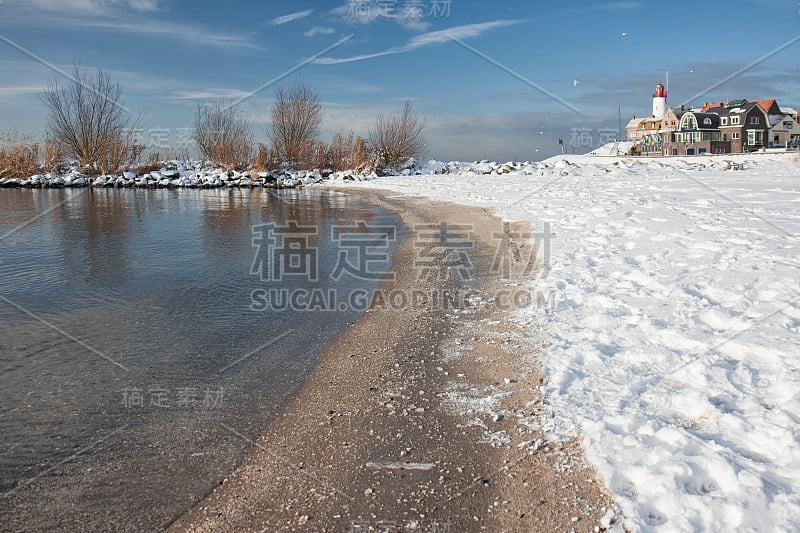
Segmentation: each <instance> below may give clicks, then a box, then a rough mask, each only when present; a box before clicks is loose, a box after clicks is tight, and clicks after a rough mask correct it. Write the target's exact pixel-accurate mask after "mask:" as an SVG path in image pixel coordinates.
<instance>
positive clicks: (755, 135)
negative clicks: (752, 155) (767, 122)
mask: <svg viewBox="0 0 800 533" xmlns="http://www.w3.org/2000/svg"><path fill="white" fill-rule="evenodd" d="M763 134H764V132H763V131H758V130H747V144H748V145H749V146H760V145H761V144H762V139H763Z"/></svg>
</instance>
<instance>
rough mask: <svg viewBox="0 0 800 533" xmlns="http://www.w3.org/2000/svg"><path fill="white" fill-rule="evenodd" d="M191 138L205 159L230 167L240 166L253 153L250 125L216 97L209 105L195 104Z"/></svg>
mask: <svg viewBox="0 0 800 533" xmlns="http://www.w3.org/2000/svg"><path fill="white" fill-rule="evenodd" d="M194 140H195V142H196V143H197V146H198V147H199V148H200V153H201V154H202V155H203V157H204V158H205V159H206V160H209V161H213V162H215V163H218V164H221V165H224V166H226V167H228V168H230V169H235V170H243V169H245V168H247V166H248V165H249V164H250V159H251V158H252V156H253V134H252V132H251V131H250V125H249V124H248V123H247V121H246V120H244V119H243V118H241V117H240V116H239V114H238V112H237V111H236V108H234V107H232V106H230V105H226V104H225V101H224V100H220V101H219V102H217V104H216V105H215V106H213V107H210V106H208V105H205V104H200V105H199V106H197V112H196V114H195V119H194Z"/></svg>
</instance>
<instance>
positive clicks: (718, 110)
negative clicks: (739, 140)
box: [706, 102, 763, 117]
mask: <svg viewBox="0 0 800 533" xmlns="http://www.w3.org/2000/svg"><path fill="white" fill-rule="evenodd" d="M754 107H755V108H758V110H759V111H762V112H763V109H761V106H760V105H758V103H757V102H747V103H746V104H744V105H740V106H732V105H730V104H729V105H728V106H725V107H721V106H717V107H709V108H708V109H707V110H706V111H707V112H708V113H714V114H717V115H719V116H721V117H727V116H730V115H738V116H742V115H746V114H747V113H749V112H750V111H751V110H752V109H753V108H754ZM734 109H741V110H742V111H741V112H738V113H733V112H732V111H733V110H734Z"/></svg>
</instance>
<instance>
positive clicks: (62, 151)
mask: <svg viewBox="0 0 800 533" xmlns="http://www.w3.org/2000/svg"><path fill="white" fill-rule="evenodd" d="M66 159H67V148H66V146H64V143H62V142H60V141H58V140H56V139H55V138H53V137H47V138H46V139H45V141H44V154H43V156H42V164H43V165H44V169H45V170H46V171H48V172H57V171H58V170H60V168H61V165H63V164H64V163H65V161H66Z"/></svg>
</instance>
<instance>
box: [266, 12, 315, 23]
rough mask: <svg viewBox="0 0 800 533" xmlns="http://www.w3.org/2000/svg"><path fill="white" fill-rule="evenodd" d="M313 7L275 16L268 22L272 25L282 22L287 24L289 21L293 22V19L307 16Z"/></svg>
mask: <svg viewBox="0 0 800 533" xmlns="http://www.w3.org/2000/svg"><path fill="white" fill-rule="evenodd" d="M313 12H314V10H313V9H306V10H305V11H298V12H296V13H289V14H288V15H283V16H281V17H275V18H274V19H272V20H271V21H270V24H272V25H273V26H280V25H282V24H287V23H289V22H293V21H295V20H300V19H304V18H306V17H307V16H309V15H311V13H313Z"/></svg>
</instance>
